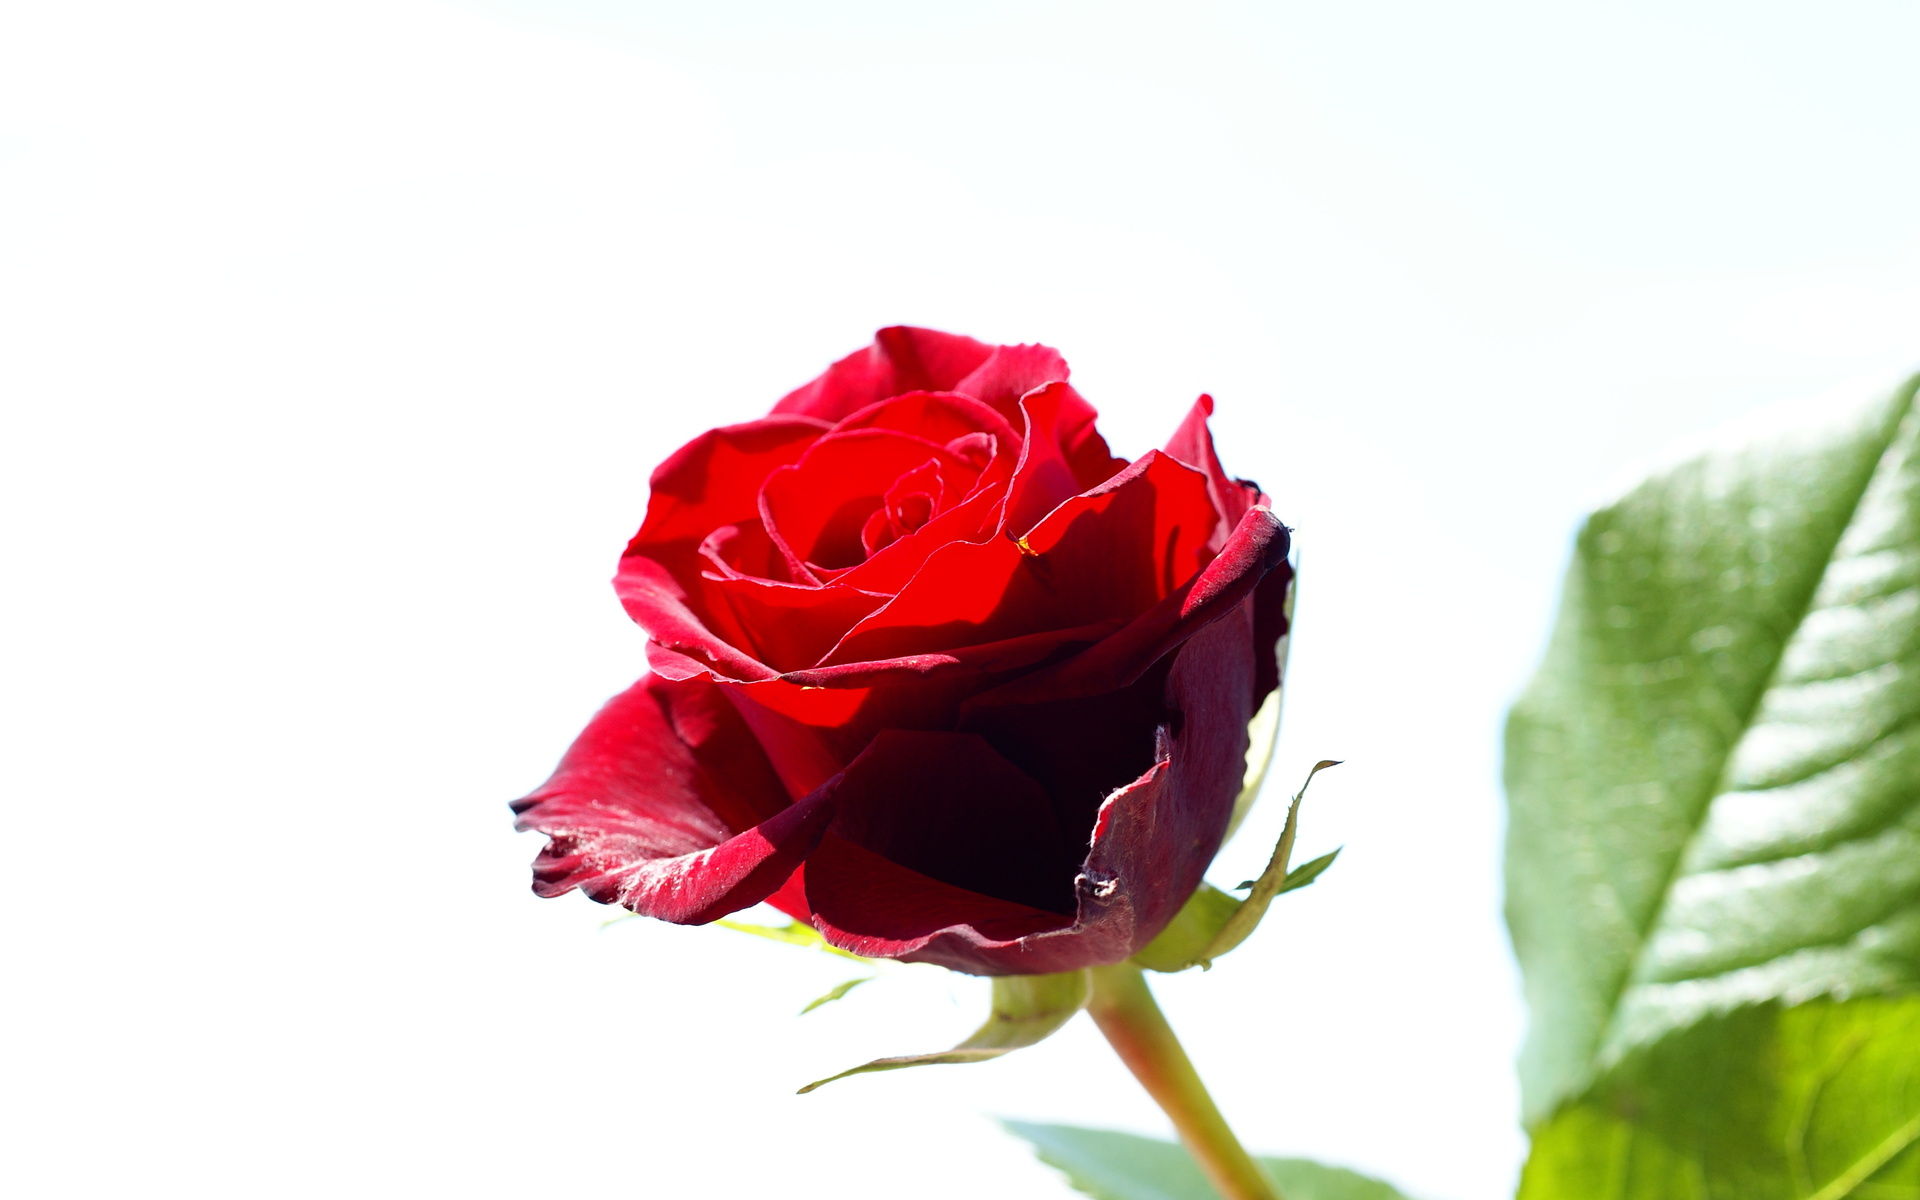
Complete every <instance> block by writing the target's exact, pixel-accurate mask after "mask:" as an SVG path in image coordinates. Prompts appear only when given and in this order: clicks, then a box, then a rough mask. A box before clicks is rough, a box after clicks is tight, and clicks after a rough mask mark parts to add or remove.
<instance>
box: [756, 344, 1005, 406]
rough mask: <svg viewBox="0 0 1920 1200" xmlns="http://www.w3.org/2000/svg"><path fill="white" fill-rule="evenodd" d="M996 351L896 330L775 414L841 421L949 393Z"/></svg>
mask: <svg viewBox="0 0 1920 1200" xmlns="http://www.w3.org/2000/svg"><path fill="white" fill-rule="evenodd" d="M992 352H993V348H992V347H991V346H988V345H987V344H986V343H985V342H976V341H974V340H973V339H972V338H969V337H960V336H958V335H956V334H951V333H940V332H938V331H937V330H932V329H915V328H913V327H911V326H905V325H897V326H894V327H892V328H889V329H882V330H881V331H880V332H879V333H876V334H874V335H873V345H871V346H868V347H866V348H864V349H861V350H856V351H854V352H853V353H852V354H849V355H847V356H846V357H845V358H843V359H841V360H840V361H839V362H836V363H834V364H833V365H832V366H831V367H828V368H827V370H826V372H825V373H824V374H822V375H821V376H820V377H819V378H818V379H815V380H814V381H813V382H812V383H809V384H807V385H806V386H804V387H800V388H796V389H794V390H793V391H792V392H789V393H788V394H787V395H786V397H785V398H783V399H782V400H781V401H780V403H778V404H776V405H774V408H773V411H774V412H776V413H800V414H804V415H806V416H810V417H818V418H822V419H825V420H828V421H838V420H840V419H841V418H843V417H846V416H848V415H850V414H852V413H855V412H858V411H859V410H860V409H863V408H865V407H866V406H867V405H869V404H872V403H874V402H875V401H877V400H884V399H886V398H887V397H888V396H897V395H899V394H900V393H901V392H918V391H933V392H947V391H952V390H953V385H954V384H956V383H958V382H959V381H960V380H961V379H962V378H964V377H965V376H967V375H968V374H970V373H971V372H972V371H973V370H974V369H975V368H976V367H978V366H979V365H980V364H981V363H983V362H985V361H986V360H987V356H988V355H989V354H991V353H992Z"/></svg>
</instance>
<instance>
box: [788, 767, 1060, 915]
mask: <svg viewBox="0 0 1920 1200" xmlns="http://www.w3.org/2000/svg"><path fill="white" fill-rule="evenodd" d="M823 790H825V791H827V792H829V793H830V794H831V796H832V804H833V808H834V813H835V816H834V820H833V825H832V827H831V829H830V830H829V833H830V834H831V835H832V836H834V837H836V838H840V839H844V840H846V841H848V842H851V843H853V844H854V845H856V846H859V847H861V848H862V849H865V850H868V851H870V852H872V853H874V854H878V855H880V856H881V857H883V858H885V859H886V860H887V861H889V862H891V863H894V864H896V865H898V866H900V867H904V868H907V869H908V870H911V871H914V872H917V873H918V874H921V875H924V876H926V877H927V878H928V879H931V880H934V881H937V882H939V883H943V884H947V885H949V886H951V887H954V888H960V889H965V890H967V891H970V892H977V893H979V894H981V895H984V896H990V897H993V898H995V899H997V900H1001V901H1011V902H1013V903H1017V904H1024V905H1027V906H1029V907H1031V908H1035V909H1039V910H1042V911H1047V912H1052V913H1054V914H1055V915H1057V916H1060V917H1065V916H1067V915H1070V914H1071V913H1072V912H1073V908H1074V898H1073V877H1074V874H1075V873H1076V872H1077V871H1078V870H1079V866H1080V860H1081V859H1082V858H1083V857H1084V856H1085V853H1086V849H1085V847H1086V828H1085V827H1083V828H1081V829H1080V830H1078V831H1076V832H1069V833H1067V834H1065V835H1064V836H1063V834H1062V832H1061V830H1060V828H1059V826H1058V825H1057V824H1056V823H1055V822H1054V821H1053V819H1052V809H1051V806H1050V805H1049V803H1048V799H1047V796H1046V794H1045V793H1044V792H1043V791H1041V789H1040V785H1039V784H1038V783H1036V782H1035V781H1034V780H1033V779H1031V778H1030V777H1028V776H1026V775H1024V774H1022V773H1021V771H1020V770H1019V768H1017V767H1015V766H1014V765H1013V764H1012V763H1009V762H1008V761H1007V760H1006V759H1004V758H1002V757H1001V756H1000V755H999V754H998V753H997V752H995V750H994V749H993V747H992V746H990V745H988V744H987V742H986V741H985V740H984V739H982V738H980V737H978V736H976V735H974V734H970V733H946V732H913V731H908V730H894V729H890V730H885V731H883V732H881V733H880V734H879V735H878V736H876V737H875V738H874V739H873V740H872V742H871V743H869V744H868V746H867V748H866V749H865V750H864V751H863V752H862V753H861V754H860V756H859V758H857V759H855V760H854V762H853V763H852V764H851V765H850V766H849V767H848V768H847V769H846V771H845V772H843V773H842V774H841V775H840V777H839V778H838V779H836V780H834V781H833V782H832V783H831V784H829V785H828V786H827V787H826V788H825V789H823ZM810 879H811V884H810V886H812V887H815V888H823V887H825V886H826V885H827V882H828V879H827V873H826V871H825V869H824V868H823V866H822V865H821V862H820V861H818V860H816V861H815V862H814V865H813V867H812V870H811V872H810ZM841 882H842V883H846V884H847V886H858V881H852V882H850V883H849V882H848V881H841ZM816 911H820V910H819V908H818V906H817V905H816ZM842 916H844V917H846V918H847V919H846V920H836V922H835V923H836V924H837V925H838V926H839V927H840V928H842V929H848V930H851V929H854V928H856V926H855V925H853V924H850V923H849V922H850V921H851V920H853V915H852V913H851V911H850V910H849V911H846V912H843V913H842ZM871 916H872V919H873V920H876V921H879V922H881V923H882V924H885V925H887V926H889V927H896V926H897V922H896V920H895V918H894V916H893V915H892V914H888V913H874V914H871ZM862 927H864V926H862Z"/></svg>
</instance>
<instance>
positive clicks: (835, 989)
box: [800, 975, 873, 1017]
mask: <svg viewBox="0 0 1920 1200" xmlns="http://www.w3.org/2000/svg"><path fill="white" fill-rule="evenodd" d="M872 979H873V976H871V975H860V976H856V977H855V978H852V979H849V980H847V981H846V982H845V983H836V984H834V985H833V986H832V987H831V988H829V989H827V991H826V992H824V993H822V994H821V995H818V996H815V997H814V998H813V999H812V1000H809V1001H807V1006H806V1007H805V1008H803V1009H801V1010H800V1015H801V1016H803V1017H804V1016H806V1015H807V1014H808V1013H810V1012H812V1011H813V1010H814V1009H816V1008H819V1007H820V1006H821V1005H823V1004H832V1003H833V1002H834V1001H835V1000H839V999H842V998H844V997H845V996H846V994H847V993H848V992H850V991H852V990H853V989H855V988H857V987H859V986H860V985H861V984H863V983H868V982H870V981H871V980H872Z"/></svg>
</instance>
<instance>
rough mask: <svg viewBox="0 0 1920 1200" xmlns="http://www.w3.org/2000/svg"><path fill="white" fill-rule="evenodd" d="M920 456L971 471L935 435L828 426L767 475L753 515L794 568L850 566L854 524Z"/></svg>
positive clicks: (857, 556)
mask: <svg viewBox="0 0 1920 1200" xmlns="http://www.w3.org/2000/svg"><path fill="white" fill-rule="evenodd" d="M928 462H932V463H935V464H937V465H938V466H939V467H940V468H941V469H942V470H945V471H949V472H951V473H952V474H953V475H955V476H956V477H957V476H962V475H964V476H967V477H968V478H969V479H970V478H971V477H972V476H973V473H974V472H973V468H972V467H971V466H970V465H969V464H968V463H966V462H963V461H962V460H960V459H959V458H957V457H955V456H954V455H952V454H950V453H948V451H947V449H946V446H945V444H944V443H943V442H932V441H927V440H925V439H923V438H918V437H913V436H910V435H907V434H904V433H898V432H895V431H893V430H890V429H854V430H848V431H842V430H839V429H836V430H834V431H832V432H831V433H828V434H826V435H824V436H822V437H821V438H820V439H819V440H818V441H816V442H814V443H813V445H811V446H809V447H808V448H807V451H806V453H805V454H803V455H801V456H800V458H799V460H798V461H796V462H794V463H793V464H792V465H790V466H784V467H780V468H779V469H777V470H775V471H773V472H772V473H771V474H769V475H768V476H767V478H766V482H765V484H764V485H763V486H762V488H761V492H760V517H761V520H762V521H763V522H764V523H765V525H766V528H767V533H768V535H769V536H771V537H772V538H773V540H774V543H775V544H776V545H779V546H783V547H785V548H786V549H787V550H788V551H789V552H790V553H791V555H792V558H793V563H794V567H795V569H796V571H805V570H806V569H807V566H810V565H817V566H820V567H825V568H829V569H831V568H835V567H851V566H854V565H855V564H857V563H859V562H861V561H863V559H864V555H863V553H862V551H861V548H860V526H861V525H862V524H863V523H864V522H865V521H866V519H867V516H868V515H869V514H870V513H872V512H873V510H874V509H875V508H878V507H879V506H880V504H881V503H882V499H883V497H884V496H885V495H886V493H887V490H888V489H889V488H890V487H892V486H893V483H894V481H895V480H897V479H899V478H900V476H902V475H904V474H906V473H907V472H909V471H912V470H913V469H914V468H916V467H919V466H921V465H922V464H924V463H928ZM803 564H806V566H803Z"/></svg>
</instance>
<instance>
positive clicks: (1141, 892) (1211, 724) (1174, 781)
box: [808, 608, 1253, 975]
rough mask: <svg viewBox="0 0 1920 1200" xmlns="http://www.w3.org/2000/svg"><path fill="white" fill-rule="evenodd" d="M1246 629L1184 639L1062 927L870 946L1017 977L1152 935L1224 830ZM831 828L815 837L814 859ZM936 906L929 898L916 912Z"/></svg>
mask: <svg viewBox="0 0 1920 1200" xmlns="http://www.w3.org/2000/svg"><path fill="white" fill-rule="evenodd" d="M1250 639H1251V621H1250V618H1249V616H1248V614H1247V613H1246V611H1245V609H1244V608H1242V609H1239V610H1236V611H1235V612H1234V613H1233V614H1231V615H1230V616H1228V617H1227V618H1224V619H1222V620H1219V621H1215V622H1214V623H1213V624H1211V625H1209V626H1208V627H1207V628H1206V629H1204V630H1202V631H1201V632H1200V633H1199V634H1198V635H1196V636H1195V637H1193V638H1192V639H1190V640H1189V641H1188V642H1187V643H1186V644H1185V645H1183V646H1182V647H1181V648H1180V651H1179V653H1178V654H1177V655H1176V657H1175V659H1174V662H1173V667H1172V670H1171V671H1170V672H1169V675H1168V678H1167V683H1166V690H1165V694H1164V703H1165V706H1166V708H1167V710H1168V713H1169V716H1168V719H1167V722H1166V724H1165V725H1164V726H1162V727H1161V730H1160V732H1159V734H1158V740H1159V743H1160V745H1161V747H1162V753H1163V755H1164V757H1162V758H1161V760H1160V761H1159V762H1157V763H1155V764H1154V765H1153V766H1151V767H1150V768H1148V769H1147V771H1146V772H1145V773H1144V774H1142V775H1141V776H1140V777H1139V778H1138V779H1136V780H1134V781H1133V782H1132V783H1130V784H1128V785H1126V786H1125V787H1122V788H1119V789H1116V790H1115V791H1114V792H1113V793H1112V794H1110V795H1109V796H1108V797H1107V798H1106V800H1105V801H1104V802H1103V803H1102V804H1101V806H1100V808H1099V812H1098V815H1097V816H1096V818H1095V823H1094V828H1093V834H1092V845H1091V848H1090V849H1089V851H1088V853H1087V857H1086V861H1085V862H1084V863H1083V864H1082V865H1081V867H1080V871H1079V874H1078V875H1077V876H1076V878H1075V880H1074V885H1075V889H1076V894H1077V896H1078V901H1079V905H1078V909H1077V912H1076V915H1075V918H1074V920H1073V922H1072V923H1071V924H1070V925H1066V926H1064V927H1061V928H1057V929H1037V930H1035V931H1034V932H1031V933H1027V934H1024V935H1020V936H1016V937H1009V936H1007V933H1006V930H1007V929H1008V928H1014V927H1017V926H1013V925H1012V924H1011V923H1009V924H1008V925H1004V926H995V925H979V924H975V925H960V926H956V927H954V928H949V929H943V930H940V931H937V932H932V933H926V934H918V935H916V936H914V937H911V938H904V937H903V938H900V939H897V941H896V943H895V945H897V947H898V948H897V949H896V948H892V947H889V948H887V949H885V950H884V951H883V950H881V949H879V948H878V947H877V946H876V948H875V950H874V952H875V953H885V954H887V955H888V956H889V957H895V958H903V959H906V960H907V961H909V962H934V963H939V964H941V965H942V966H946V967H951V968H953V969H954V970H959V971H970V972H973V973H975V974H981V975H1019V974H1041V973H1046V972H1053V971H1068V970H1073V969H1075V968H1078V967H1086V966H1097V965H1101V964H1105V963H1112V962H1119V961H1120V960H1122V959H1125V958H1128V957H1131V956H1132V955H1133V954H1134V953H1136V952H1137V951H1138V950H1139V949H1140V948H1141V947H1142V946H1145V945H1146V944H1147V943H1148V942H1149V941H1152V940H1153V938H1154V937H1155V936H1156V935H1157V934H1158V933H1159V932H1160V931H1161V930H1162V929H1164V928H1165V927H1166V925H1167V922H1169V921H1171V920H1172V919H1173V915H1174V913H1176V912H1178V911H1179V909H1180V906H1181V905H1182V904H1184V903H1186V900H1187V897H1188V896H1190V895H1192V894H1193V890H1194V888H1196V887H1198V886H1199V884H1200V880H1201V877H1202V876H1203V875H1204V874H1205V872H1206V868H1207V864H1208V863H1210V862H1212V861H1213V856H1214V854H1215V853H1216V852H1218V850H1219V849H1220V843H1221V841H1222V840H1223V839H1224V838H1225V837H1226V829H1227V822H1228V821H1229V819H1230V818H1231V817H1232V814H1233V802H1234V799H1235V797H1236V796H1238V794H1239V791H1240V779H1241V774H1242V771H1243V770H1244V769H1245V765H1246V750H1247V722H1248V720H1250V719H1251V718H1252V715H1253V708H1252V705H1251V702H1250V697H1251V694H1252V684H1251V678H1252V673H1253V663H1252V656H1251V655H1250V654H1249V653H1248V650H1249V642H1250ZM830 838H831V835H829V838H826V839H822V843H821V847H820V851H817V852H816V854H815V858H814V859H813V860H812V861H813V862H817V861H818V856H819V853H821V852H824V851H826V850H827V849H828V841H829V840H830ZM811 880H812V876H811V875H809V883H808V888H809V895H811V894H812V891H813V887H814V885H813V883H812V882H811ZM944 911H948V910H945V909H940V908H933V907H932V906H929V908H928V911H927V912H926V913H925V914H924V915H923V916H922V918H921V921H922V923H923V924H924V923H926V922H927V921H929V920H931V919H933V918H935V917H937V916H938V915H940V914H941V913H942V912H944ZM820 923H821V922H820V920H819V917H818V915H816V924H820ZM822 929H823V932H825V933H827V935H828V937H829V938H832V937H833V936H834V934H833V931H832V930H831V929H830V928H827V927H825V926H822Z"/></svg>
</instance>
